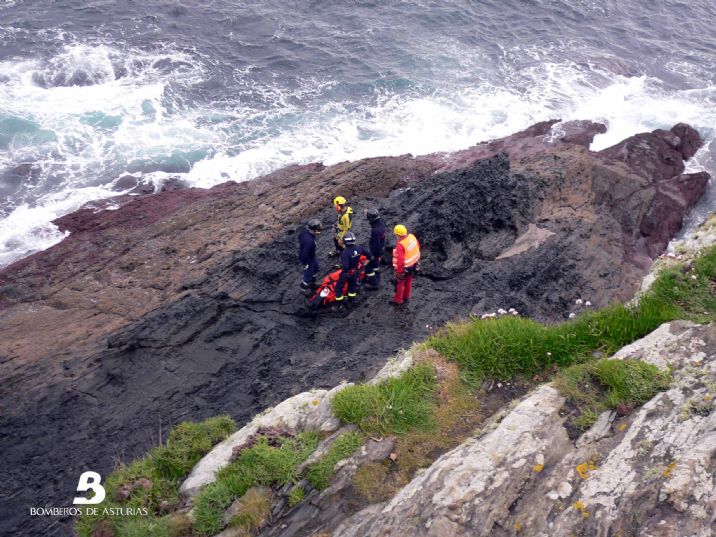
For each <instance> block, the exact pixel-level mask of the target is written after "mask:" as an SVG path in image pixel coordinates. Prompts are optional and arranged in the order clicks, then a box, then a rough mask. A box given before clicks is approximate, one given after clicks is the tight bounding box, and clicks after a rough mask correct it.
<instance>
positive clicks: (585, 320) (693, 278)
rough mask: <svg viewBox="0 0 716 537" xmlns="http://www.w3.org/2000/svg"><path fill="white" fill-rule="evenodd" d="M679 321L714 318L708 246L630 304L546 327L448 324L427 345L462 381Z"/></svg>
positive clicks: (584, 352) (617, 344)
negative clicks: (453, 364) (452, 363)
mask: <svg viewBox="0 0 716 537" xmlns="http://www.w3.org/2000/svg"><path fill="white" fill-rule="evenodd" d="M681 318H685V319H692V320H694V321H697V322H708V321H711V320H716V247H712V248H709V249H707V250H706V251H705V252H703V254H702V255H701V256H700V257H698V258H697V259H696V260H695V261H694V265H693V270H687V269H685V268H682V267H676V268H669V269H665V270H664V271H662V272H661V273H660V275H659V276H658V277H657V279H656V281H655V282H654V285H653V286H652V289H651V290H650V291H649V292H648V293H646V294H645V295H644V296H643V297H641V299H640V301H639V303H638V304H637V305H633V306H624V305H613V306H610V307H608V308H605V309H603V310H600V311H596V312H589V313H586V314H584V315H581V316H579V317H578V318H576V319H574V320H571V321H567V322H564V323H561V324H557V325H551V326H547V325H543V324H540V323H537V322H535V321H532V320H530V319H525V318H521V317H501V318H497V319H488V320H474V321H468V322H463V323H452V324H449V325H447V326H446V327H445V328H444V329H443V330H442V331H440V333H438V334H437V335H435V336H433V337H431V338H430V339H429V340H428V341H427V345H428V346H429V347H432V348H434V349H436V350H437V351H438V352H440V353H441V354H443V355H444V356H446V357H448V358H451V359H453V360H455V361H456V362H457V363H458V364H459V365H460V367H461V369H462V374H463V376H464V378H465V379H467V380H468V381H470V382H479V381H481V380H483V379H485V378H495V379H500V380H507V379H510V378H513V377H515V376H518V375H525V376H531V375H534V374H536V373H539V372H541V371H544V369H545V368H547V367H549V366H552V365H557V366H560V367H565V366H569V365H571V364H574V363H578V362H580V361H585V360H589V359H590V358H591V354H592V353H594V352H595V351H601V352H602V353H603V354H605V355H609V354H612V353H614V352H616V351H617V350H618V349H620V348H621V347H623V346H624V345H626V344H628V343H631V342H632V341H634V340H636V339H639V338H641V337H643V336H645V335H646V334H648V333H649V332H651V331H652V330H654V329H656V328H657V327H658V326H659V325H660V324H662V323H664V322H668V321H673V320H675V319H681Z"/></svg>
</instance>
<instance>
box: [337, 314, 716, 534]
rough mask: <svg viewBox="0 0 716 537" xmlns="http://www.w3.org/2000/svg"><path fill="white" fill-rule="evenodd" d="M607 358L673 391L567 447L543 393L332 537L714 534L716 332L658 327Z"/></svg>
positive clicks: (681, 325)
mask: <svg viewBox="0 0 716 537" xmlns="http://www.w3.org/2000/svg"><path fill="white" fill-rule="evenodd" d="M614 358H616V359H626V358H629V359H639V360H643V361H646V362H648V363H652V364H654V365H656V366H658V367H660V368H662V369H664V370H666V369H667V368H668V369H670V370H671V372H672V374H673V375H674V382H673V384H672V387H671V388H670V389H669V390H668V391H667V392H665V393H662V394H659V395H658V396H656V397H654V398H653V399H652V400H651V401H649V402H648V403H647V404H645V405H644V406H643V407H642V408H640V409H639V410H638V411H637V412H634V413H633V414H631V415H629V416H626V417H620V416H618V414H617V413H616V412H613V411H608V412H606V413H605V414H603V415H602V416H601V417H600V418H599V420H598V421H597V423H596V424H595V425H594V426H593V427H592V428H591V429H590V430H589V431H587V432H586V433H585V434H584V435H583V436H582V437H580V438H579V440H578V441H577V442H576V443H574V442H572V440H570V438H569V437H568V435H567V432H566V429H565V427H564V423H565V419H566V418H565V414H564V412H563V408H564V402H565V400H564V398H563V397H562V396H561V395H560V393H559V392H558V391H557V390H556V389H555V388H554V387H553V386H552V385H544V386H542V387H540V388H539V389H537V390H535V391H534V392H532V393H531V394H530V395H529V396H528V397H526V398H524V399H523V400H521V401H520V402H519V404H517V406H515V407H514V409H512V410H509V411H506V412H503V413H500V414H498V415H497V416H495V417H493V419H492V421H491V423H489V424H488V425H487V426H486V427H485V428H484V429H483V431H482V433H478V435H477V436H475V437H474V438H472V439H471V440H470V441H468V442H466V443H465V444H462V445H461V446H459V447H458V448H456V449H454V450H453V451H450V452H449V453H446V454H445V455H444V456H442V457H441V458H440V459H438V460H437V461H436V462H435V463H434V464H433V465H432V466H431V467H430V468H429V469H427V470H426V471H424V472H423V473H422V474H420V475H419V476H418V477H416V478H415V479H414V480H413V481H412V482H411V483H410V484H409V485H408V486H406V487H405V488H404V489H403V490H401V491H400V492H399V493H398V494H397V495H396V496H395V497H394V498H393V499H392V500H390V501H389V502H386V503H383V504H376V505H372V506H370V507H368V508H366V509H364V510H362V511H360V512H358V513H357V514H356V515H354V516H353V517H351V518H349V519H348V520H345V521H344V522H343V523H342V524H341V525H340V526H339V527H338V528H337V529H335V530H334V531H333V532H332V535H333V536H334V537H358V536H360V537H364V536H389V535H392V536H398V535H414V536H416V537H417V536H435V537H442V536H447V535H455V536H460V535H465V536H467V535H470V536H478V535H479V536H516V535H524V536H539V537H547V536H551V535H555V536H557V535H558V536H568V535H590V536H591V535H593V536H599V537H602V536H604V537H606V536H613V535H625V536H626V535H644V536H646V535H653V536H677V535H692V536H699V537H707V536H712V535H714V533H715V532H716V479H714V475H716V467H715V463H714V459H715V457H716V413H714V412H713V400H714V397H715V396H716V324H713V323H712V324H710V325H708V326H700V325H695V324H693V323H689V322H683V321H677V322H674V323H669V324H665V325H662V326H661V327H660V328H659V329H657V330H656V331H654V332H653V333H651V334H650V335H649V336H647V337H645V338H643V339H641V340H639V341H637V342H635V343H633V344H631V345H629V346H627V347H625V348H623V349H622V350H621V351H619V352H618V353H617V354H616V355H615V356H614ZM406 528H409V530H406Z"/></svg>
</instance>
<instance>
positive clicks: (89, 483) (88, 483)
mask: <svg viewBox="0 0 716 537" xmlns="http://www.w3.org/2000/svg"><path fill="white" fill-rule="evenodd" d="M101 482H102V478H101V477H100V475H99V474H98V473H97V472H83V473H82V475H81V476H80V481H79V483H77V492H85V491H87V490H91V491H92V492H94V496H92V497H91V498H82V497H78V498H75V500H74V501H73V502H72V503H73V504H74V505H78V504H79V505H94V504H97V503H102V502H103V501H104V487H103V486H102V485H101V484H100V483H101Z"/></svg>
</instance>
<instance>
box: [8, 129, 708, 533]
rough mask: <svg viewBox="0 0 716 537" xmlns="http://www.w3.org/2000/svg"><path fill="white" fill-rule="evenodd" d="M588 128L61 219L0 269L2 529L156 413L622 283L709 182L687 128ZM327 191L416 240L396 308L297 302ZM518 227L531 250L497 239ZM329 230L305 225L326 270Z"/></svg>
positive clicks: (355, 362)
mask: <svg viewBox="0 0 716 537" xmlns="http://www.w3.org/2000/svg"><path fill="white" fill-rule="evenodd" d="M603 131H604V126H602V125H598V124H594V123H591V122H572V123H567V124H556V125H555V122H545V123H541V124H538V125H535V126H533V127H531V128H530V129H527V130H525V131H523V132H521V133H518V134H515V135H513V136H510V137H507V138H504V139H501V140H495V141H491V142H487V143H482V144H478V145H476V146H474V147H472V148H469V149H467V150H465V151H459V152H456V153H452V154H433V155H427V156H422V157H415V158H414V157H412V156H409V155H407V156H401V157H385V158H374V159H364V160H361V161H358V162H346V163H340V164H337V165H334V166H330V167H325V166H323V165H321V164H309V165H305V166H290V167H288V168H284V169H282V170H279V171H277V172H275V173H272V174H270V175H267V176H265V177H262V178H260V179H257V180H255V181H250V182H246V183H241V184H236V183H225V184H223V185H219V186H216V187H214V188H212V189H209V190H199V189H177V190H173V191H167V192H163V193H160V194H157V195H149V196H136V197H134V198H132V197H126V198H123V199H121V200H119V202H120V203H124V205H122V206H121V207H120V208H119V209H118V210H115V211H96V210H95V209H90V208H86V209H83V210H81V211H78V212H75V213H73V214H71V215H67V216H65V217H63V218H61V219H59V220H58V222H57V224H58V225H59V226H60V227H61V228H62V229H67V230H70V231H71V234H70V236H69V237H68V238H67V239H65V240H64V241H62V242H61V243H59V244H57V245H56V246H54V247H52V248H50V249H48V250H46V251H43V252H39V253H37V254H35V255H33V256H30V257H28V258H26V259H23V260H21V261H19V262H17V263H15V264H13V265H11V266H9V267H6V268H4V269H3V270H1V271H0V332H1V333H2V334H3V337H2V338H1V339H0V357H1V358H0V378H2V379H3V381H2V384H1V385H0V398H2V408H3V409H7V411H3V414H2V416H1V417H0V438H2V440H0V449H1V450H2V452H3V453H4V454H5V456H6V460H7V467H8V468H9V469H10V471H9V477H8V479H7V482H6V484H7V489H8V490H9V491H10V496H11V498H12V499H11V500H10V501H9V502H8V505H7V506H3V509H5V508H6V509H8V514H7V516H0V519H2V520H0V533H3V534H4V533H7V531H10V530H9V529H7V528H13V529H15V528H16V527H22V530H21V532H24V533H25V534H32V532H33V531H34V532H35V533H37V532H38V531H39V530H38V527H39V526H38V527H35V526H31V524H38V525H39V524H41V523H43V521H41V520H29V519H28V517H25V516H24V515H23V513H24V512H25V504H26V503H27V502H29V501H32V502H35V503H38V502H39V504H42V503H43V502H45V503H48V504H51V503H53V502H55V503H56V502H62V501H65V500H64V499H65V498H71V497H72V493H73V492H74V490H73V488H74V486H76V482H77V476H78V475H79V473H78V472H79V471H80V469H82V468H85V469H86V468H88V467H91V468H92V469H93V470H96V471H101V472H102V473H103V475H104V474H105V473H107V472H109V471H110V470H111V468H112V465H113V463H114V459H113V455H114V454H116V453H118V452H123V453H124V454H125V456H126V457H128V458H131V457H133V456H136V455H139V454H141V453H143V452H144V451H145V450H146V448H147V447H148V446H149V445H150V444H152V442H155V441H156V431H157V428H158V424H159V423H161V424H162V430H167V429H168V428H169V427H168V425H171V424H173V423H175V422H177V421H180V420H185V419H198V418H203V417H207V416H209V415H213V414H219V413H226V412H228V413H230V414H231V415H232V416H233V417H235V418H236V419H237V421H239V422H241V421H242V420H246V419H248V418H249V417H250V416H251V415H252V414H253V413H254V412H256V411H260V410H262V409H263V408H265V407H266V406H269V405H271V404H274V403H276V402H277V401H280V400H281V399H283V398H284V397H286V396H289V395H291V394H293V393H296V392H298V391H301V390H304V389H307V388H310V387H316V386H333V385H335V384H337V383H338V382H339V381H340V380H342V379H349V380H358V379H360V378H361V376H362V375H364V374H367V373H370V372H372V371H374V370H375V369H376V368H378V367H379V366H380V365H382V363H383V362H384V360H385V358H386V357H388V356H390V355H391V354H392V353H394V351H395V349H396V348H399V347H401V346H406V345H408V344H410V343H411V342H412V341H414V340H416V339H422V338H424V337H425V335H426V333H427V329H426V326H436V325H439V324H441V323H442V322H444V321H446V320H449V319H452V318H454V317H456V316H465V315H468V314H469V313H471V312H472V313H482V312H486V311H495V310H496V309H497V308H499V307H504V308H505V309H507V308H509V307H515V308H516V309H517V310H518V311H520V312H521V313H523V314H525V315H529V316H533V317H536V318H538V319H542V320H558V319H561V318H564V316H565V315H567V314H568V313H569V311H570V307H571V305H572V304H573V303H574V299H575V298H579V297H583V298H585V299H590V300H591V301H592V302H593V303H594V304H595V305H597V306H602V305H606V304H607V303H609V302H610V301H613V300H624V299H628V298H630V297H631V296H632V294H633V292H634V291H635V289H636V288H637V286H638V282H639V281H640V279H641V277H642V276H643V274H644V273H645V271H646V269H647V268H648V265H649V263H650V258H652V257H653V256H655V255H657V254H658V253H660V252H661V251H663V249H664V247H665V246H666V243H667V242H668V240H669V238H670V237H671V236H673V234H674V233H675V232H676V231H677V230H678V228H679V227H680V226H681V222H682V221H683V217H684V214H685V213H686V212H687V211H688V209H689V208H690V207H691V206H692V205H693V203H694V202H695V201H696V200H697V199H698V198H699V196H700V195H701V194H702V193H703V191H704V189H705V184H706V181H707V179H708V177H707V176H706V175H705V174H692V175H685V174H683V170H684V166H683V158H684V157H685V156H691V155H693V153H694V151H695V150H696V149H697V148H698V146H699V143H700V141H699V138H698V134H697V133H696V132H695V131H694V130H693V129H691V128H690V127H688V126H686V125H677V126H675V127H674V128H673V129H671V130H670V131H655V132H653V133H647V134H640V135H637V136H634V137H632V138H629V139H628V140H625V141H624V142H622V143H620V144H617V145H616V146H614V147H612V148H609V149H605V150H604V151H601V152H599V153H593V152H590V151H589V149H588V145H589V143H590V142H591V140H592V138H593V136H594V135H595V134H597V133H599V132H603ZM335 195H342V196H345V197H347V198H348V199H349V201H350V203H351V205H352V206H353V208H354V210H355V212H356V213H355V214H356V217H355V221H354V231H355V232H356V234H357V236H358V238H359V241H364V240H366V238H367V234H368V224H367V221H366V220H365V218H364V211H365V210H366V209H367V208H369V207H378V208H379V209H380V210H381V212H382V214H383V215H384V218H385V219H386V221H387V223H388V225H389V226H392V225H394V224H396V223H403V224H405V225H407V226H408V229H409V230H411V232H414V233H415V234H416V235H417V236H418V238H419V239H420V241H421V244H422V250H423V274H422V276H421V277H418V278H416V280H415V284H414V285H415V291H414V297H412V298H411V307H410V309H409V310H407V311H406V312H404V313H401V314H395V312H393V311H392V310H391V309H389V308H388V304H387V302H388V297H389V295H390V289H388V287H389V283H386V285H385V287H384V288H383V290H382V291H379V292H377V293H374V294H370V295H364V294H362V295H360V296H359V299H358V301H357V303H356V304H355V306H354V307H353V309H352V310H349V311H348V312H347V313H345V314H344V316H342V317H338V316H336V315H335V314H327V315H320V316H318V317H317V318H306V317H304V316H302V313H303V310H302V295H301V294H300V292H299V291H298V282H299V280H300V274H301V271H300V267H299V265H298V260H297V244H296V233H295V231H296V229H297V227H298V226H299V225H300V224H301V223H303V222H305V221H306V220H307V219H309V218H312V217H318V218H320V219H321V220H322V222H323V223H324V229H330V224H331V223H332V222H333V220H334V219H335V213H334V211H333V209H332V207H331V200H332V199H333V197H334V196H335ZM537 228H538V229H537ZM528 230H531V232H530V233H528ZM520 237H522V240H521V242H520V244H521V245H525V244H527V246H528V247H527V248H524V247H521V248H519V249H517V250H510V249H511V248H512V247H513V246H514V245H515V242H516V241H517V240H518V239H520ZM529 237H541V238H540V239H539V241H533V242H532V243H531V242H530V239H529ZM330 243H331V236H330V233H323V234H322V235H320V236H319V239H318V249H319V252H320V261H321V264H322V266H323V267H324V268H326V269H327V268H328V267H329V266H330V262H329V260H328V258H327V257H326V255H325V254H326V253H327V251H328V250H329V248H330ZM514 251H519V252H520V253H518V254H516V255H501V254H505V253H510V252H514ZM385 270H386V272H387V271H388V270H389V266H386V267H385ZM386 279H388V278H386ZM31 461H32V464H30V462H31ZM2 514H3V515H4V513H2ZM6 529H7V531H6ZM15 534H18V535H19V534H22V533H17V532H16V533H15Z"/></svg>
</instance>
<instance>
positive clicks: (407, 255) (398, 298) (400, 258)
mask: <svg viewBox="0 0 716 537" xmlns="http://www.w3.org/2000/svg"><path fill="white" fill-rule="evenodd" d="M393 233H394V234H395V237H396V241H397V242H396V245H395V248H393V270H394V271H395V295H393V300H392V302H393V304H396V305H400V304H402V303H403V302H407V301H408V300H410V291H411V290H412V288H413V274H414V273H415V268H416V267H417V265H418V261H420V244H419V243H418V239H416V238H415V235H413V234H412V233H408V230H407V228H406V227H405V226H404V225H403V224H398V225H397V226H395V227H394V228H393Z"/></svg>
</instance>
